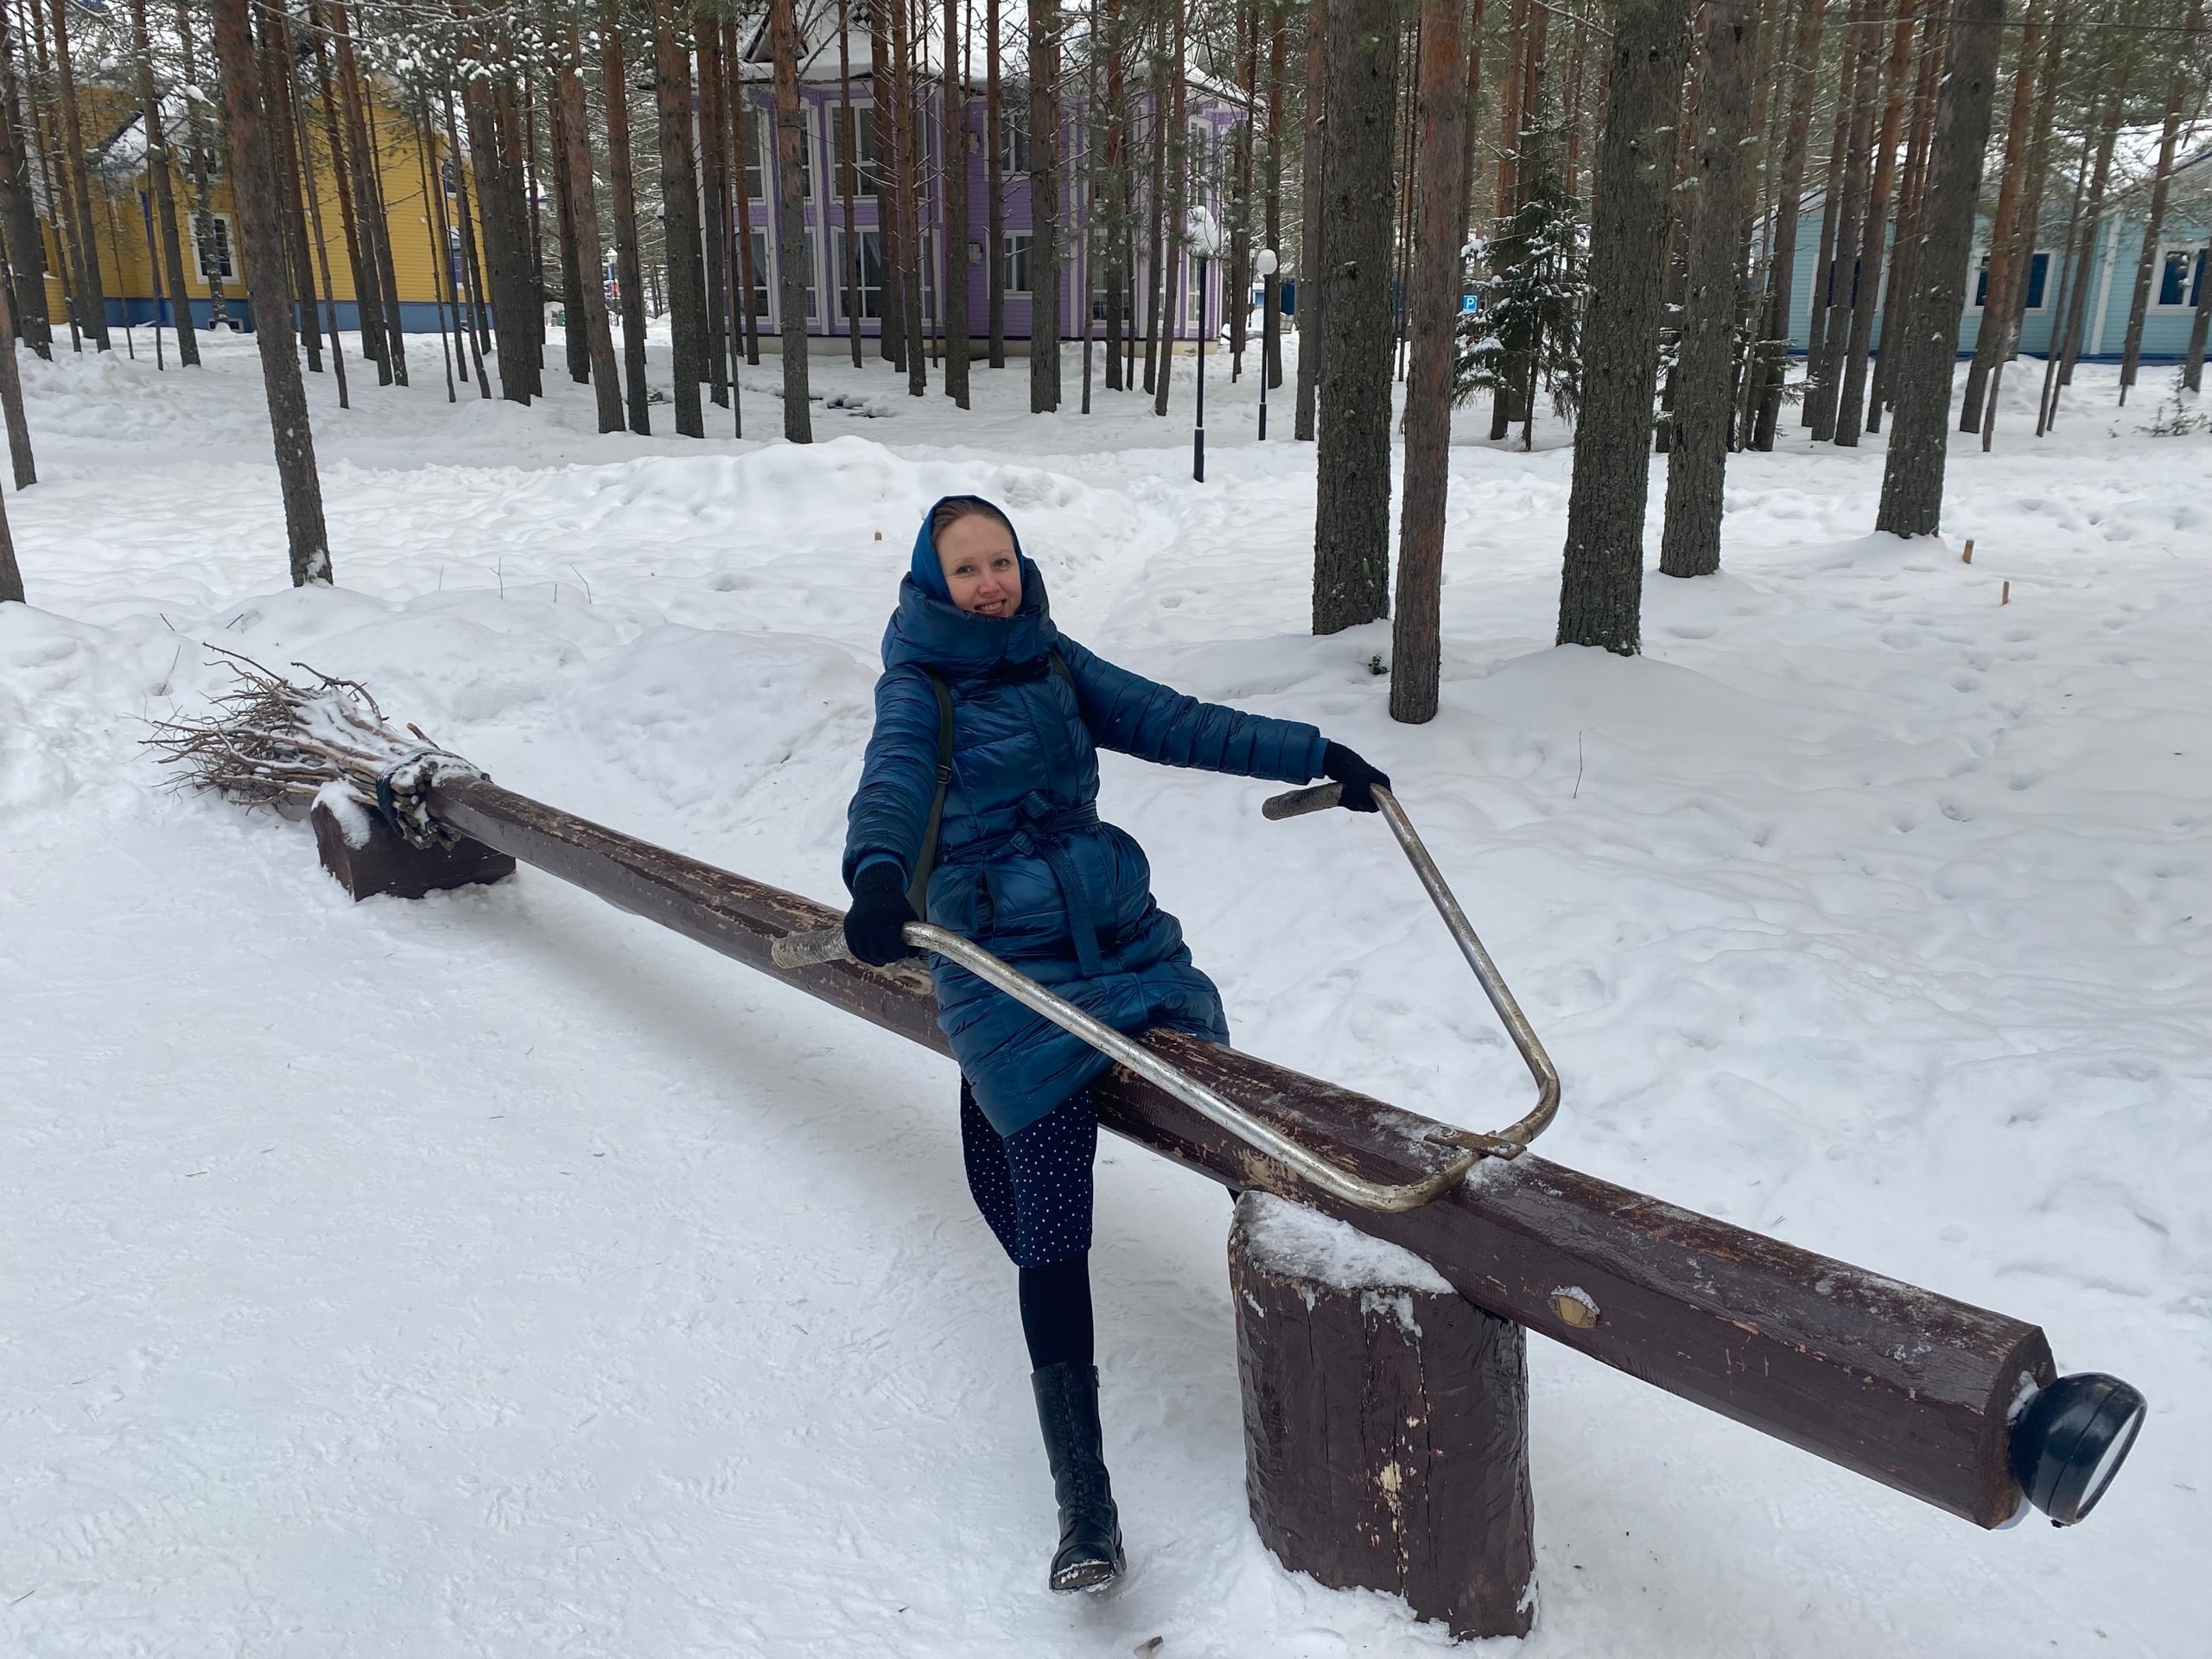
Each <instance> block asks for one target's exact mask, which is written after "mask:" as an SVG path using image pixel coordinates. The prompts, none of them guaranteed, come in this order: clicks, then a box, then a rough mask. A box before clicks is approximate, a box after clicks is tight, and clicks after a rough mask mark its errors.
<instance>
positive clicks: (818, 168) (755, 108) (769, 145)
mask: <svg viewBox="0 0 2212 1659" xmlns="http://www.w3.org/2000/svg"><path fill="white" fill-rule="evenodd" d="M854 104H855V107H856V108H857V107H858V105H859V100H858V99H855V100H854ZM747 111H748V114H747V127H748V128H749V129H750V130H751V132H752V135H753V149H754V151H755V152H756V153H757V154H758V156H759V157H760V188H761V189H763V190H766V188H768V181H769V180H771V179H772V178H774V177H775V176H776V107H775V105H773V104H772V103H771V104H768V105H760V104H753V105H747ZM815 114H816V111H815V107H814V105H812V104H805V105H801V106H800V108H799V116H800V118H801V122H802V124H803V125H804V130H805V143H804V145H803V146H802V148H801V150H800V156H799V171H800V173H801V175H803V177H804V181H805V185H806V188H805V189H804V192H802V193H801V197H800V199H801V200H804V201H806V202H809V203H811V204H814V205H816V206H819V204H818V203H816V202H815V194H814V192H815V183H816V181H817V180H818V179H820V178H821V176H822V156H820V155H819V154H818V153H817V140H818V138H819V137H820V135H819V134H818V132H817V124H816V121H815ZM752 173H753V169H752V168H749V167H748V168H746V188H748V189H750V188H752V184H753V179H752ZM747 200H748V201H750V202H751V203H753V205H754V206H755V207H762V206H766V207H773V206H774V204H775V203H776V202H777V201H778V200H780V198H779V197H775V196H766V195H760V196H748V197H747ZM854 200H859V198H858V197H857V196H856V197H855V198H854Z"/></svg>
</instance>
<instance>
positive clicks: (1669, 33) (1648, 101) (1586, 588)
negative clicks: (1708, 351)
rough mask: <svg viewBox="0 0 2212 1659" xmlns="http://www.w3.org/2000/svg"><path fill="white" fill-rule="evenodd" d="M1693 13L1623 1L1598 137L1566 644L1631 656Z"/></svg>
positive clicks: (1565, 600)
mask: <svg viewBox="0 0 2212 1659" xmlns="http://www.w3.org/2000/svg"><path fill="white" fill-rule="evenodd" d="M1691 9H1692V0H1623V4H1622V6H1621V8H1620V10H1619V12H1618V15H1617V16H1616V18H1615V22H1614V30H1613V38H1612V43H1611V52H1612V61H1611V79H1610V83H1609V85H1608V86H1607V87H1606V92H1605V127H1604V129H1603V130H1602V131H1601V132H1600V133H1599V156H1598V182H1597V193H1596V199H1595V202H1594V205H1593V212H1592V217H1591V225H1590V273H1589V280H1590V293H1591V303H1590V315H1589V320H1588V321H1587V322H1586V323H1585V324H1584V326H1583V341H1582V360H1583V363H1584V365H1585V368H1584V371H1583V386H1582V414H1581V417H1580V420H1579V421H1578V422H1577V423H1576V425H1575V430H1574V475H1573V483H1572V485H1571V486H1569V490H1568V495H1567V548H1566V555H1565V558H1564V561H1563V568H1562V569H1561V572H1560V600H1559V633H1558V642H1559V643H1560V645H1599V646H1602V647H1603V648H1604V649H1605V650H1607V651H1611V652H1618V654H1620V655H1622V656H1624V657H1633V656H1634V655H1636V653H1637V651H1638V650H1639V649H1640V648H1641V646H1642V643H1643V639H1642V625H1641V615H1642V609H1643V518H1644V511H1645V495H1646V486H1647V484H1648V481H1649V476H1650V467H1651V394H1652V392H1653V391H1654V390H1655V389H1656V385H1657V384H1658V378H1659V324H1660V320H1661V315H1660V313H1661V299H1662V293H1663V289H1664V279H1665V276H1666V270H1665V260H1666V255H1667V242H1668V228H1669V212H1670V204H1669V195H1670V194H1671V192H1672V190H1673V188H1674V182H1675V136H1676V130H1677V123H1678V120H1679V117H1680V111H1681V97H1682V71H1683V69H1684V67H1685V66H1686V65H1687V63H1688V59H1689V48H1690V13H1691Z"/></svg>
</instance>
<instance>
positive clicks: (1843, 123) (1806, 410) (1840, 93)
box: [1797, 5, 1866, 426]
mask: <svg viewBox="0 0 2212 1659" xmlns="http://www.w3.org/2000/svg"><path fill="white" fill-rule="evenodd" d="M1857 10H1858V8H1857V7H1856V6H1855V5H1854V7H1853V16H1851V17H1849V18H1847V19H1846V20H1845V22H1844V25H1843V39H1842V42H1841V46H1842V51H1841V54H1840V63H1839V65H1838V67H1837V72H1836V73H1837V81H1836V100H1835V111H1834V122H1833V124H1831V127H1830V130H1829V136H1828V165H1827V172H1826V173H1824V174H1822V175H1821V236H1820V244H1819V250H1820V251H1818V252H1817V253H1816V254H1815V256H1814V259H1813V288H1812V293H1811V295H1810V296H1809V297H1808V299H1807V300H1806V302H1805V395H1804V397H1802V399H1800V401H1799V404H1798V409H1797V423H1798V424H1799V425H1800V426H1810V425H1812V424H1813V420H1814V412H1815V410H1816V409H1817V408H1818V406H1819V402H1820V399H1819V396H1818V389H1819V378H1820V370H1821V364H1822V363H1824V362H1825V361H1826V360H1827V329H1828V309H1829V306H1830V304H1831V303H1832V302H1833V301H1834V296H1835V289H1836V232H1837V228H1838V225H1839V222H1840V219H1841V218H1842V214H1843V176H1844V171H1845V168H1846V167H1847V165H1848V163H1849V160H1850V154H1851V111H1852V106H1853V83H1854V82H1855V80H1856V79H1857V78H1858V74H1859V69H1860V67H1861V66H1862V65H1863V64H1864V62H1865V60H1866V54H1864V53H1862V52H1860V51H1859V35H1860V34H1861V32H1862V31H1861V30H1860V29H1859V28H1858V27H1857V26H1856V22H1857V16H1856V14H1857Z"/></svg>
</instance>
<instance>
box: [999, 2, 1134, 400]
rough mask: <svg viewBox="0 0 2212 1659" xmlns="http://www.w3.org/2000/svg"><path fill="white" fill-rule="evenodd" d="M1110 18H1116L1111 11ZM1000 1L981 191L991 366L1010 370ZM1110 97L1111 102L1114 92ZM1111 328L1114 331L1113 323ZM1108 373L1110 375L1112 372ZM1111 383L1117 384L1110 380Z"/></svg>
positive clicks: (1004, 126) (1004, 118)
mask: <svg viewBox="0 0 2212 1659" xmlns="http://www.w3.org/2000/svg"><path fill="white" fill-rule="evenodd" d="M1108 16H1109V17H1110V16H1112V11H1111V10H1110V8H1109V11H1108ZM999 46H1000V33H999V0H984V6H983V151H984V161H983V189H984V193H985V194H986V195H987V196H988V209H987V212H986V219H987V221H988V222H987V224H986V226H985V234H986V235H988V237H989V238H990V240H989V242H988V245H986V246H985V248H984V250H983V258H984V267H985V273H986V274H985V277H984V280H985V282H986V283H987V284H988V289H989V295H988V305H989V307H990V331H991V366H992V367H993V368H995V369H1002V368H1004V367H1006V106H1005V104H1004V102H1003V101H1002V100H1003V98H1004V93H1003V91H1002V89H1001V85H1000V79H999ZM1107 97H1108V99H1109V101H1110V100H1111V99H1112V98H1113V93H1112V92H1111V91H1110V90H1109V92H1108V93H1107ZM1106 326H1107V327H1108V328H1109V330H1110V329H1112V327H1114V325H1113V323H1112V322H1111V321H1109V322H1108V323H1107V325H1106ZM1110 373H1111V371H1110V370H1109V374H1110ZM1107 384H1108V385H1113V384H1114V382H1113V381H1112V380H1111V379H1109V381H1108V382H1107Z"/></svg>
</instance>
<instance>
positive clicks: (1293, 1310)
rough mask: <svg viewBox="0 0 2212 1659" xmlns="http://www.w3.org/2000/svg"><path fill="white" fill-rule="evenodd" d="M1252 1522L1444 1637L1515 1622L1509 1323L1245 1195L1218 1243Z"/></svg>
mask: <svg viewBox="0 0 2212 1659" xmlns="http://www.w3.org/2000/svg"><path fill="white" fill-rule="evenodd" d="M1229 1280H1230V1292H1231V1294H1233V1295H1234V1296H1235V1298H1236V1365H1237V1370H1238V1373H1239V1375H1240V1376H1241V1377H1242V1379H1243V1390H1244V1468H1245V1484H1246V1488H1247V1491H1248V1493H1249V1497H1250V1500H1251V1505H1252V1523H1253V1525H1254V1526H1255V1527H1257V1528H1258V1529H1259V1532H1260V1537H1261V1540H1262V1541H1263V1542H1264V1543H1265V1544H1266V1545H1267V1546H1268V1548H1269V1549H1271V1550H1273V1551H1274V1554H1275V1556H1276V1559H1277V1560H1281V1562H1282V1564H1283V1565H1284V1566H1285V1567H1288V1568H1290V1569H1291V1570H1293V1571H1294V1572H1300V1573H1312V1574H1313V1577H1314V1578H1316V1579H1318V1580H1320V1581H1321V1582H1322V1583H1323V1584H1325V1585H1329V1586H1332V1587H1333V1588H1336V1589H1340V1590H1342V1589H1355V1588H1358V1589H1369V1590H1382V1591H1386V1592H1392V1593H1395V1594H1398V1595H1402V1596H1403V1597H1404V1598H1405V1599H1406V1600H1407V1602H1408V1605H1410V1606H1411V1607H1412V1608H1413V1611H1414V1613H1415V1614H1416V1615H1418V1616H1419V1617H1421V1618H1429V1619H1440V1620H1441V1621H1443V1622H1444V1623H1445V1624H1447V1625H1448V1626H1449V1627H1450V1628H1451V1631H1452V1635H1453V1636H1454V1637H1490V1636H1526V1635H1527V1634H1528V1633H1529V1627H1530V1626H1531V1625H1532V1624H1534V1622H1535V1610H1536V1584H1535V1571H1536V1558H1535V1536H1534V1510H1533V1505H1532V1503H1531V1500H1530V1496H1529V1371H1528V1363H1527V1358H1526V1355H1525V1351H1524V1340H1523V1334H1522V1329H1521V1327H1520V1326H1519V1325H1516V1324H1514V1323H1513V1322H1512V1321H1511V1320H1510V1319H1499V1318H1497V1316H1495V1315H1494V1314H1490V1313H1484V1311H1483V1310H1482V1309H1481V1308H1479V1307H1477V1306H1475V1305H1474V1304H1473V1303H1472V1302H1471V1301H1468V1300H1466V1299H1465V1297H1463V1296H1461V1295H1460V1294H1459V1292H1458V1291H1456V1290H1454V1289H1452V1287H1451V1285H1450V1284H1449V1283H1448V1282H1446V1281H1445V1279H1444V1278H1443V1277H1442V1276H1441V1275H1440V1274H1438V1273H1437V1272H1436V1270H1435V1269H1434V1268H1432V1267H1430V1266H1429V1265H1428V1264H1427V1262H1423V1261H1422V1260H1421V1258H1420V1257H1418V1256H1416V1255H1413V1254H1412V1253H1411V1252H1409V1251H1406V1250H1402V1249H1398V1248H1397V1247H1396V1246H1395V1245H1392V1244H1388V1243H1383V1242H1382V1241H1381V1240H1378V1239H1374V1238H1370V1237H1369V1236H1366V1235H1364V1234H1363V1233H1361V1232H1359V1231H1358V1230H1356V1229H1354V1228H1352V1227H1351V1226H1350V1225H1348V1224H1344V1223H1343V1222H1339V1221H1334V1220H1332V1219H1330V1218H1329V1217H1325V1216H1322V1215H1319V1214H1318V1213H1316V1212H1315V1211H1310V1210H1304V1209H1301V1208H1300V1207H1299V1206H1298V1205H1294V1204H1291V1203H1289V1202H1288V1201H1287V1200H1285V1199H1282V1198H1274V1197H1272V1196H1270V1195H1269V1194H1267V1193H1263V1192H1247V1193H1245V1194H1244V1195H1243V1197H1242V1198H1239V1199H1238V1200H1237V1205H1236V1224H1235V1225H1234V1226H1233V1227H1232V1228H1231V1229H1230V1236H1229Z"/></svg>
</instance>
